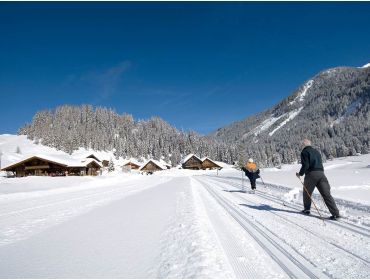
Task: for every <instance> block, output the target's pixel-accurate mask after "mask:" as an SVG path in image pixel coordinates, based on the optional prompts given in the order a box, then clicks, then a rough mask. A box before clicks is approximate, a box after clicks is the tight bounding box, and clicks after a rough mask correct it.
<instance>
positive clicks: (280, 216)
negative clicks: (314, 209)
mask: <svg viewBox="0 0 370 280" xmlns="http://www.w3.org/2000/svg"><path fill="white" fill-rule="evenodd" d="M212 179H213V181H215V182H217V183H220V181H223V180H219V178H212ZM222 183H223V182H222ZM225 183H228V185H230V186H232V187H235V188H237V189H240V188H239V185H237V186H235V184H234V183H233V184H230V182H229V181H227V182H226V181H225ZM217 186H218V187H220V188H223V189H224V186H221V185H217ZM236 195H237V196H238V198H239V199H241V200H243V201H245V202H248V203H252V204H253V205H255V206H258V205H257V204H256V202H255V201H252V200H249V199H246V198H245V197H242V195H241V194H239V193H238V194H236ZM256 195H257V196H259V197H262V198H263V199H266V200H268V202H271V198H270V197H268V196H264V195H263V194H262V193H261V192H260V191H257V192H256ZM269 196H271V195H269ZM276 200H278V199H276V198H274V201H275V203H278V204H281V200H279V201H278V202H276ZM290 208H295V207H290ZM242 211H243V210H242ZM243 212H245V211H243ZM271 214H274V215H275V216H277V217H279V218H280V219H282V220H284V222H288V223H290V224H293V225H295V226H297V227H299V228H301V229H303V230H304V232H308V233H309V234H311V235H312V236H314V237H315V238H318V239H320V240H321V241H323V242H325V243H327V244H329V245H331V246H334V247H335V248H337V249H339V250H341V251H343V252H344V253H346V254H347V255H349V256H350V257H351V258H352V259H353V258H355V259H356V260H360V261H361V262H363V263H364V264H365V265H370V261H369V260H366V259H364V258H363V257H361V256H359V255H357V254H355V253H353V252H351V251H349V250H347V249H346V248H344V247H342V246H340V245H337V244H335V243H333V242H331V241H328V240H327V239H326V238H325V237H322V236H319V235H318V234H317V233H314V232H313V231H311V230H310V229H307V228H306V227H304V226H302V225H300V224H298V223H297V222H295V221H292V220H290V219H288V217H285V216H282V215H279V214H278V213H274V212H273V211H271ZM256 222H257V223H258V224H260V225H261V226H262V227H264V228H265V229H266V230H269V229H268V228H266V227H265V226H264V225H262V224H261V223H259V222H258V221H256ZM333 224H334V225H338V222H333ZM344 228H345V229H348V230H353V229H351V228H347V227H344ZM355 232H356V233H360V234H362V235H365V236H369V235H367V234H364V233H361V232H358V231H355ZM282 241H283V242H285V241H284V240H282ZM287 245H289V244H287ZM294 250H295V249H294ZM295 251H296V250H295ZM296 252H297V251H296ZM297 253H299V252H297ZM299 254H300V253H299ZM303 257H304V256H303ZM307 261H309V260H307Z"/></svg>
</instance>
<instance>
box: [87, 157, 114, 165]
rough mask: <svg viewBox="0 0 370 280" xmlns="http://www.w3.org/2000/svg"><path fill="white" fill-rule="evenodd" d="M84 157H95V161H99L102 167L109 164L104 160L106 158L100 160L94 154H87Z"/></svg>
mask: <svg viewBox="0 0 370 280" xmlns="http://www.w3.org/2000/svg"><path fill="white" fill-rule="evenodd" d="M86 158H92V159H95V160H96V161H97V162H99V163H100V164H101V165H102V166H103V167H108V165H109V160H106V159H103V160H100V159H99V158H97V157H96V156H95V155H94V154H91V155H89V156H87V157H86Z"/></svg>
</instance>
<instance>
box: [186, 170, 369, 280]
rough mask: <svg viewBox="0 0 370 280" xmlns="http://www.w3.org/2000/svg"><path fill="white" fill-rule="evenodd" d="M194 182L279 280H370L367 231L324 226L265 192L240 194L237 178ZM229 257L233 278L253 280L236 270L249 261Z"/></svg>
mask: <svg viewBox="0 0 370 280" xmlns="http://www.w3.org/2000/svg"><path fill="white" fill-rule="evenodd" d="M193 178H194V180H196V181H197V182H198V183H199V184H200V186H201V187H202V188H203V189H204V191H205V192H204V194H203V197H207V196H210V197H212V198H213V200H214V201H215V202H216V203H217V204H218V205H219V206H220V208H222V209H223V211H225V212H226V213H228V215H229V218H230V219H232V220H234V221H235V222H236V223H237V224H239V226H240V227H241V228H242V229H243V230H244V231H245V234H246V235H249V236H250V237H252V239H253V240H254V241H255V242H256V243H257V244H258V245H259V246H260V249H262V252H265V254H267V255H268V256H269V257H270V258H271V259H272V260H273V262H275V264H276V265H277V266H278V267H279V268H280V269H281V271H282V273H283V277H284V278H343V277H344V278H369V276H370V253H369V252H370V251H369V250H367V253H364V252H365V251H364V248H369V249H370V235H369V228H368V227H367V226H366V225H357V224H355V223H352V222H351V221H348V220H346V219H343V220H342V221H340V222H336V221H329V220H325V224H324V223H323V221H322V220H321V219H319V218H318V217H316V216H304V215H302V214H300V213H299V211H300V210H301V207H302V206H301V205H298V204H295V203H288V202H283V201H282V200H281V198H279V197H277V196H274V195H273V194H271V192H268V191H266V190H267V188H268V187H267V188H266V187H264V188H263V189H264V191H260V190H257V191H256V193H255V194H250V193H248V192H247V193H244V192H243V191H242V189H243V185H242V183H241V181H240V179H239V180H238V179H237V178H222V177H221V176H220V177H219V176H195V177H193ZM247 189H249V187H247ZM258 189H262V186H261V185H258ZM205 199H206V198H205ZM205 203H206V202H205ZM208 203H209V202H208ZM325 214H327V213H325ZM215 228H216V231H219V232H220V229H218V230H217V226H216V227H215ZM220 235H222V234H221V233H220ZM240 246H242V244H241V245H240ZM224 250H225V252H226V254H228V250H232V249H231V248H230V247H228V245H227V244H226V245H224ZM228 255H229V260H230V263H231V265H232V266H233V268H234V271H235V272H236V276H237V277H238V278H254V277H256V276H257V275H251V274H248V273H244V272H247V271H249V270H251V268H249V269H240V267H243V266H248V261H247V262H246V263H243V264H240V262H238V261H237V260H235V259H234V260H233V259H230V256H231V258H232V253H229V254H228ZM238 272H239V273H238Z"/></svg>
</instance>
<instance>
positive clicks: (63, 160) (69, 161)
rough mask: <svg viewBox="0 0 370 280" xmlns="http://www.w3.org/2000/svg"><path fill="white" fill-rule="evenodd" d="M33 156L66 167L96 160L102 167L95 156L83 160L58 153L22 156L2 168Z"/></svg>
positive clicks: (10, 166)
mask: <svg viewBox="0 0 370 280" xmlns="http://www.w3.org/2000/svg"><path fill="white" fill-rule="evenodd" d="M33 158H37V159H41V160H45V161H48V162H51V163H54V164H58V165H61V166H64V167H86V166H87V165H89V164H90V163H91V162H95V163H96V164H98V165H99V166H100V167H101V164H100V163H99V162H97V161H96V160H95V159H93V158H88V159H85V160H83V161H80V160H76V159H73V158H67V157H66V156H64V155H58V156H49V155H32V156H28V157H24V158H21V159H20V160H18V161H16V162H14V163H12V164H10V165H8V166H5V167H3V168H2V170H5V169H9V168H12V167H14V166H17V165H19V164H22V163H24V162H27V161H29V160H31V159H33Z"/></svg>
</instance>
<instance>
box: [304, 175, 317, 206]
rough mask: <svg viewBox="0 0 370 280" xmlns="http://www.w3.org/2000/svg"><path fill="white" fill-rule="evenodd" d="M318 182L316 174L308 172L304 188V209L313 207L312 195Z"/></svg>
mask: <svg viewBox="0 0 370 280" xmlns="http://www.w3.org/2000/svg"><path fill="white" fill-rule="evenodd" d="M316 183H317V179H316V178H315V176H314V175H313V174H312V172H311V173H308V174H307V175H306V176H305V177H304V182H303V184H304V187H305V188H303V206H304V210H310V209H311V195H312V193H313V191H314V189H315V186H316ZM307 192H308V194H307Z"/></svg>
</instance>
